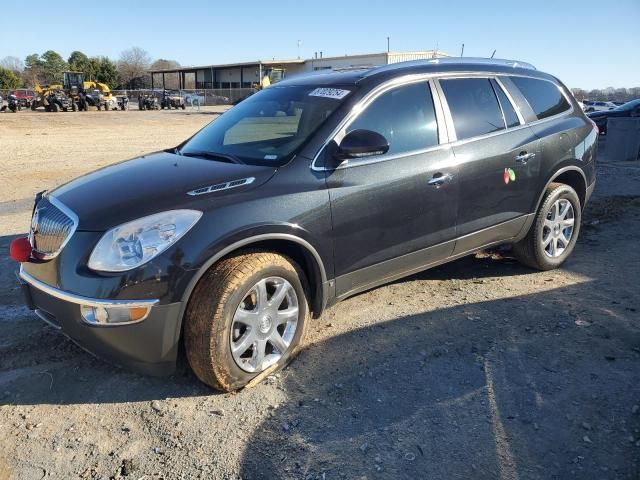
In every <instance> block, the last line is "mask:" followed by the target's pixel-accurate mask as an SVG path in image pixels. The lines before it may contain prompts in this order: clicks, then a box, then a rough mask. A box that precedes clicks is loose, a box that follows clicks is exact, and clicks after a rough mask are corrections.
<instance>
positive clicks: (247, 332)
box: [230, 277, 298, 373]
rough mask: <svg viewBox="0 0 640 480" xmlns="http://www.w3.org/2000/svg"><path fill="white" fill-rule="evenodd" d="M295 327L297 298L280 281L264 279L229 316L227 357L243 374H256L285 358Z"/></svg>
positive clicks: (286, 282)
mask: <svg viewBox="0 0 640 480" xmlns="http://www.w3.org/2000/svg"><path fill="white" fill-rule="evenodd" d="M297 326H298V295H297V294H296V291H295V289H294V288H293V286H292V285H291V284H290V283H289V282H288V281H287V280H286V279H284V278H281V277H268V278H264V279H262V280H260V281H259V282H258V283H256V284H255V285H254V286H253V287H251V289H250V290H249V291H248V292H247V294H246V295H245V296H244V298H243V299H242V301H241V302H240V305H238V308H237V309H236V312H235V314H234V316H233V321H232V325H231V333H230V336H231V338H230V346H231V354H232V356H233V359H234V361H235V362H236V364H237V365H238V366H239V367H240V368H241V369H242V370H244V371H246V372H250V373H259V372H261V371H263V370H265V369H267V368H269V367H270V366H271V365H273V364H275V363H277V362H278V361H279V360H280V358H282V356H283V355H284V354H285V352H286V351H287V349H288V348H289V346H290V345H291V342H292V341H293V338H294V336H295V333H296V328H297Z"/></svg>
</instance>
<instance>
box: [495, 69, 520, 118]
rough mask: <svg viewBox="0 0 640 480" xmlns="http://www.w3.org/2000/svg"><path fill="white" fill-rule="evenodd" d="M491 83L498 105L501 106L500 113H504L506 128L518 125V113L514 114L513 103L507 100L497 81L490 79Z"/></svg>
mask: <svg viewBox="0 0 640 480" xmlns="http://www.w3.org/2000/svg"><path fill="white" fill-rule="evenodd" d="M491 85H493V90H494V91H495V92H496V95H497V96H498V101H499V102H500V107H502V113H503V114H504V120H505V122H506V124H507V128H511V127H517V126H518V125H520V120H519V119H518V115H517V114H516V111H515V109H514V108H513V105H512V104H511V102H510V101H509V98H508V97H507V95H506V94H505V93H504V90H502V87H500V85H498V82H496V81H495V80H491Z"/></svg>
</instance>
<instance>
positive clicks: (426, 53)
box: [149, 50, 449, 73]
mask: <svg viewBox="0 0 640 480" xmlns="http://www.w3.org/2000/svg"><path fill="white" fill-rule="evenodd" d="M403 55H404V56H424V57H425V58H426V57H428V56H433V57H434V58H435V57H449V54H448V53H445V52H442V51H440V50H421V51H414V52H378V53H364V54H349V55H347V54H345V55H342V56H333V57H318V58H307V59H300V58H297V59H289V60H276V59H272V60H255V61H250V62H237V63H222V64H210V65H192V66H184V67H176V68H160V69H155V70H149V73H173V72H184V71H188V70H207V69H209V68H233V67H247V66H254V65H292V64H293V65H296V64H297V65H301V64H303V63H306V62H317V61H320V60H341V59H344V58H363V59H366V58H373V57H380V56H389V57H393V56H403Z"/></svg>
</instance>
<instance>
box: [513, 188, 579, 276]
mask: <svg viewBox="0 0 640 480" xmlns="http://www.w3.org/2000/svg"><path fill="white" fill-rule="evenodd" d="M581 221H582V207H581V205H580V199H579V198H578V194H577V193H576V191H575V190H574V189H573V188H571V187H570V186H569V185H565V184H564V183H552V184H550V185H549V186H548V187H547V190H546V191H545V194H544V197H543V199H542V203H541V204H540V207H539V208H538V212H537V213H536V216H535V219H534V221H533V225H531V229H530V230H529V233H527V236H526V237H525V238H523V239H522V240H521V241H519V242H518V243H516V244H514V246H513V253H514V255H515V257H516V258H517V259H518V261H519V262H520V263H522V264H524V265H526V266H528V267H531V268H535V269H536V270H552V269H554V268H558V267H559V266H560V265H562V263H563V262H564V261H565V260H566V259H567V258H568V257H569V255H571V252H572V251H573V248H574V247H575V245H576V241H577V240H578V235H579V234H580V223H581Z"/></svg>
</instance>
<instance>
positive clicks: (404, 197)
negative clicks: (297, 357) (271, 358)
mask: <svg viewBox="0 0 640 480" xmlns="http://www.w3.org/2000/svg"><path fill="white" fill-rule="evenodd" d="M436 108H439V104H438V103H436V102H434V99H433V96H432V93H431V88H430V84H429V82H428V81H426V80H425V81H420V82H413V83H408V84H403V85H400V86H397V87H394V88H392V89H389V90H386V91H384V92H383V93H382V94H380V95H379V96H377V97H376V98H375V99H374V100H373V101H372V102H371V103H369V104H368V106H367V107H366V108H365V109H364V110H363V112H362V113H360V115H359V116H358V117H356V119H355V120H354V121H353V122H352V123H350V124H349V125H348V126H347V127H346V128H345V129H344V130H343V132H341V134H342V135H345V134H348V133H349V132H351V131H354V130H359V129H361V130H371V131H374V132H377V133H379V134H381V135H383V136H384V137H385V138H386V139H387V141H388V143H389V151H388V152H387V153H385V154H383V155H376V156H371V157H364V158H356V159H349V160H347V161H345V162H343V163H342V164H340V165H339V166H338V167H336V168H335V169H333V170H329V171H328V173H327V177H326V181H327V186H328V188H329V195H330V199H331V212H332V219H333V236H334V246H335V247H334V248H335V254H334V262H335V275H336V294H337V296H338V297H343V296H347V295H349V294H351V293H355V291H359V290H364V289H366V288H370V287H372V286H374V285H375V284H380V283H383V282H384V281H387V280H391V279H393V278H397V277H400V276H403V275H405V274H409V273H411V272H413V271H418V270H420V269H422V268H424V267H425V266H426V265H428V264H430V263H433V262H436V261H438V260H441V259H444V258H446V257H447V256H449V255H450V254H451V253H452V251H453V246H454V242H453V239H454V238H455V236H456V212H457V203H458V181H457V177H458V171H457V166H456V162H455V160H454V158H453V154H452V153H451V151H450V149H448V148H443V147H441V146H440V144H439V143H440V142H439V139H440V138H441V136H440V135H439V131H438V122H437V120H436ZM338 138H341V135H340V134H339V135H338ZM333 147H334V148H336V145H335V143H334V144H333Z"/></svg>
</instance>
